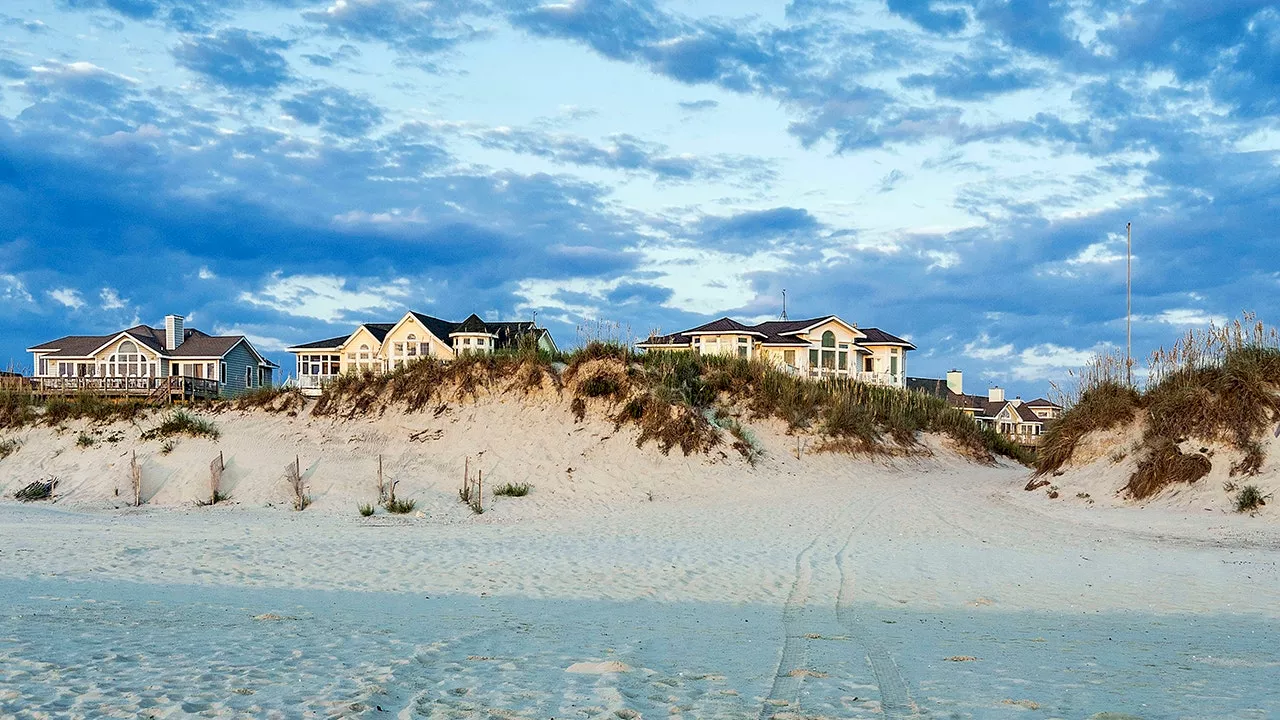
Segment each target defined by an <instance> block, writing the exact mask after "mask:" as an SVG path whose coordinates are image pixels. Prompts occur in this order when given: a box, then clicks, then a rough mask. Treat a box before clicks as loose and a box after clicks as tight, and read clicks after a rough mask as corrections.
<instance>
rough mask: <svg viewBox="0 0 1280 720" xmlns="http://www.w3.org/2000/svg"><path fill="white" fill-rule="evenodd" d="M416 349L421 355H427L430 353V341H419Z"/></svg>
mask: <svg viewBox="0 0 1280 720" xmlns="http://www.w3.org/2000/svg"><path fill="white" fill-rule="evenodd" d="M418 351H419V354H420V355H422V357H427V356H428V355H430V354H431V343H419V348H418Z"/></svg>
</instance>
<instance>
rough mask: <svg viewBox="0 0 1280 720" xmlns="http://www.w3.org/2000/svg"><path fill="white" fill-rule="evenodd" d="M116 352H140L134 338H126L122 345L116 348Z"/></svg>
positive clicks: (129, 353) (128, 353) (127, 353)
mask: <svg viewBox="0 0 1280 720" xmlns="http://www.w3.org/2000/svg"><path fill="white" fill-rule="evenodd" d="M116 352H118V353H124V354H126V355H131V354H133V353H136V352H138V346H137V345H135V344H133V341H132V340H125V341H124V342H122V343H120V347H118V348H116Z"/></svg>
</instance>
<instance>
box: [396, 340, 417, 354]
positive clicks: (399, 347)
mask: <svg viewBox="0 0 1280 720" xmlns="http://www.w3.org/2000/svg"><path fill="white" fill-rule="evenodd" d="M410 347H413V346H412V345H411V346H410ZM393 354H395V355H403V354H404V343H396V344H395V350H394V351H393Z"/></svg>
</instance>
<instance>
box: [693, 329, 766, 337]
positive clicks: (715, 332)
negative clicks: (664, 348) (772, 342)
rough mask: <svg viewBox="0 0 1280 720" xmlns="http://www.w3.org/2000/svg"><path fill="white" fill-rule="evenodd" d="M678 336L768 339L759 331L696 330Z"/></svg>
mask: <svg viewBox="0 0 1280 720" xmlns="http://www.w3.org/2000/svg"><path fill="white" fill-rule="evenodd" d="M680 334H681V335H689V336H690V337H692V336H694V335H755V336H757V337H769V336H768V335H765V334H764V333H762V332H760V331H759V330H697V331H692V332H691V331H689V330H686V331H684V332H682V333H680Z"/></svg>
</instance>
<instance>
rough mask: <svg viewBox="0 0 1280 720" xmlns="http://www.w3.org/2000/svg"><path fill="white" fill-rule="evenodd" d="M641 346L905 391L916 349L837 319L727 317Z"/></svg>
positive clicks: (646, 340)
mask: <svg viewBox="0 0 1280 720" xmlns="http://www.w3.org/2000/svg"><path fill="white" fill-rule="evenodd" d="M636 347H637V348H639V349H640V350H643V351H645V352H663V351H676V352H696V353H699V354H701V355H733V356H736V357H740V358H745V359H749V360H750V359H759V360H764V361H766V362H770V363H773V364H775V365H777V366H778V367H780V368H783V369H784V370H786V371H787V372H790V373H793V374H796V375H800V376H803V377H812V378H825V377H847V378H850V379H852V380H857V381H860V382H866V383H872V384H876V385H889V386H895V387H903V386H904V383H905V379H906V373H907V353H908V352H910V351H912V350H915V349H916V346H915V345H913V344H912V343H911V342H909V341H907V340H904V339H902V338H900V337H897V336H894V335H890V334H889V333H887V332H884V331H883V330H879V329H877V328H859V327H858V326H857V325H854V324H853V323H849V322H846V321H844V320H841V319H840V318H839V317H836V316H835V315H828V316H826V317H817V318H810V319H808V320H771V321H768V322H762V323H757V324H755V325H747V324H745V323H740V322H738V321H737V320H733V319H731V318H727V317H724V318H720V319H719V320H713V321H711V322H709V323H706V324H705V325H699V326H698V327H695V328H690V329H688V330H684V331H682V332H678V333H673V334H671V335H653V336H650V337H649V338H647V339H645V340H644V341H643V342H639V343H636Z"/></svg>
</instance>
